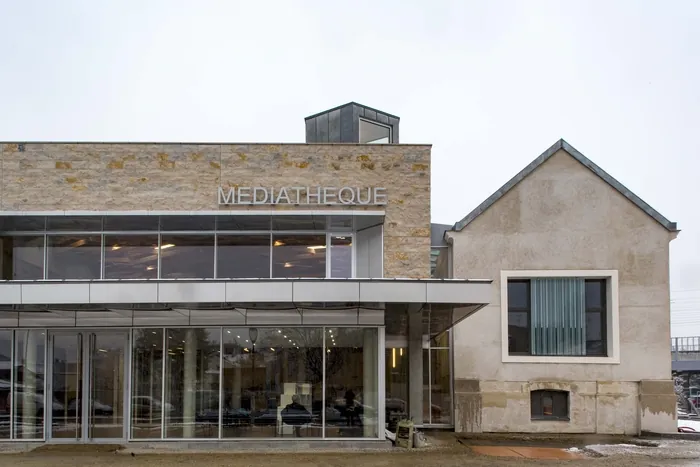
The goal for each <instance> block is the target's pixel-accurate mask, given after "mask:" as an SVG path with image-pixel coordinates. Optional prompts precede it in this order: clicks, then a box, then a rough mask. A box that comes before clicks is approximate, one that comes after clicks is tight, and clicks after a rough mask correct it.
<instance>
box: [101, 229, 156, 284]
mask: <svg viewBox="0 0 700 467" xmlns="http://www.w3.org/2000/svg"><path fill="white" fill-rule="evenodd" d="M104 277H105V279H155V278H157V277H158V235H107V236H105V276H104Z"/></svg>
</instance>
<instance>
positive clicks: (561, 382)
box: [0, 102, 679, 445]
mask: <svg viewBox="0 0 700 467" xmlns="http://www.w3.org/2000/svg"><path fill="white" fill-rule="evenodd" d="M305 124H306V127H305V130H306V142H305V143H303V144H278V143H274V144H268V143H259V144H258V143H256V144H251V143H245V144H243V143H241V144H237V143H226V144H220V143H110V142H77V143H67V142H0V249H1V251H2V256H1V257H0V258H1V259H0V271H1V273H2V277H0V440H2V441H6V442H23V443H37V444H41V443H61V442H63V443H66V442H69V443H77V442H80V443H88V442H93V443H109V444H114V443H127V442H128V443H139V442H148V443H153V442H159V441H161V442H166V441H170V442H177V441H199V440H201V441H218V442H222V441H230V442H237V441H240V440H250V439H251V438H256V439H258V440H270V441H272V440H275V441H279V442H283V441H286V442H299V439H300V438H303V439H304V440H306V441H309V440H318V441H319V442H326V441H333V440H336V441H337V440H344V441H351V442H357V443H365V444H366V443H370V444H371V443H384V442H386V441H385V437H386V431H385V430H386V429H387V428H390V427H391V426H392V424H393V423H394V422H396V421H397V420H400V419H403V418H411V419H412V420H413V421H414V423H415V425H416V426H418V427H422V428H424V429H442V430H452V431H457V432H475V433H480V432H571V433H618V434H637V433H640V432H641V431H656V432H666V431H675V430H676V428H675V396H674V394H673V383H672V381H671V355H670V352H669V351H668V342H669V336H670V331H669V328H670V310H669V289H668V286H669V276H668V250H669V243H670V241H671V240H672V239H673V238H675V236H676V235H678V232H679V230H678V228H677V226H676V224H675V223H673V222H670V221H668V220H667V219H666V218H665V217H663V216H662V215H661V214H659V213H658V212H656V211H655V210H654V209H653V208H651V207H650V206H649V205H648V204H646V203H645V202H644V201H642V200H641V199H640V198H639V197H637V196H636V195H635V194H633V193H632V192H631V191H629V190H628V189H627V188H625V187H624V186H623V185H622V184H620V183H619V182H618V181H617V180H615V179H614V178H612V177H611V176H610V175H608V174H607V173H606V172H604V171H603V170H602V169H601V168H599V167H598V166H597V165H595V164H594V163H593V162H591V161H590V160H589V159H587V158H586V157H585V156H583V155H582V154H581V153H579V152H578V151H577V150H576V149H574V148H573V147H572V146H570V145H569V144H568V143H567V142H565V141H563V140H560V141H558V142H556V143H555V144H554V145H553V146H551V147H550V148H549V149H547V151H545V152H544V153H542V154H541V155H540V156H539V157H537V158H536V159H534V160H532V155H528V154H524V155H523V157H524V159H523V166H525V169H523V170H522V171H521V172H520V173H518V174H517V175H516V176H515V177H513V178H511V179H510V180H508V181H506V180H507V178H508V177H506V180H504V181H505V182H506V183H505V185H504V186H502V187H501V188H499V189H498V190H497V191H496V192H495V193H494V195H492V196H491V197H489V198H488V199H487V200H485V201H484V202H483V203H481V204H480V205H478V206H476V207H474V206H469V200H459V199H458V197H455V198H454V199H455V203H457V205H458V206H462V205H464V206H465V212H464V213H463V215H464V216H465V217H463V218H461V219H455V222H454V223H453V224H437V223H431V217H430V207H431V202H430V190H431V176H430V168H431V145H429V144H400V143H399V117H397V116H394V115H391V114H388V113H385V112H382V111H379V110H376V109H373V108H370V107H366V106H363V105H360V104H357V103H354V102H353V103H349V104H346V105H343V106H340V107H336V108H333V109H331V110H328V111H325V112H321V113H319V114H316V115H312V116H310V117H307V118H306V119H305ZM300 131H303V130H301V125H300ZM517 150H518V148H517V147H514V148H513V151H517ZM460 157H462V156H460ZM471 180H472V182H473V183H478V179H473V178H472V179H471ZM432 183H433V184H437V183H439V181H438V180H432ZM494 188H496V187H494ZM457 191H458V190H457V189H456V188H455V194H457ZM466 208H469V209H472V210H471V212H469V211H468V209H466ZM358 445H359V444H358Z"/></svg>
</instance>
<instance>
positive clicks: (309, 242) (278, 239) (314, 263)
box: [272, 235, 326, 277]
mask: <svg viewBox="0 0 700 467" xmlns="http://www.w3.org/2000/svg"><path fill="white" fill-rule="evenodd" d="M272 246H273V248H272V277H326V236H325V235H273V238H272Z"/></svg>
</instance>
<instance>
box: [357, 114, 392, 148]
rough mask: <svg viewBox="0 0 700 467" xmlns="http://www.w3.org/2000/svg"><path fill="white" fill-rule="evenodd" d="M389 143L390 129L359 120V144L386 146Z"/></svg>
mask: <svg viewBox="0 0 700 467" xmlns="http://www.w3.org/2000/svg"><path fill="white" fill-rule="evenodd" d="M390 142H391V128H390V127H388V126H384V125H380V124H379V123H374V122H370V121H368V120H365V119H362V118H361V119H360V144H388V143H390Z"/></svg>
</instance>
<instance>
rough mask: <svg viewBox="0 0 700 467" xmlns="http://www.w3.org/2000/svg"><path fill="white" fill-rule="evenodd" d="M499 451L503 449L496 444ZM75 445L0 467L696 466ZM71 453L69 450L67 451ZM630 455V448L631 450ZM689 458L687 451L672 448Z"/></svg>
mask: <svg viewBox="0 0 700 467" xmlns="http://www.w3.org/2000/svg"><path fill="white" fill-rule="evenodd" d="M499 448H503V446H499ZM513 448H514V451H515V452H520V453H522V452H528V449H531V448H522V447H520V448H518V447H513ZM81 450H83V449H81V448H80V447H70V448H69V447H66V446H64V447H62V448H57V449H48V450H45V451H44V452H30V453H25V454H0V466H11V467H45V466H61V467H63V466H65V467H73V466H75V467H92V466H94V467H98V466H100V467H112V466H114V467H121V466H125V467H126V466H129V467H176V466H190V465H193V466H202V467H205V466H206V467H218V466H230V467H249V466H250V467H252V466H255V467H258V466H266V467H364V466H367V467H369V466H373V467H374V466H378V467H394V466H396V467H404V466H406V465H410V466H411V467H423V466H425V467H436V466H440V467H443V466H444V467H458V466H459V467H463V466H466V467H472V466H505V467H510V466H521V465H538V466H541V467H542V466H544V467H546V466H549V465H551V466H559V465H564V466H587V467H603V466H611V467H612V466H615V467H633V466H634V467H637V466H638V467H667V466H669V467H670V466H679V467H680V466H684V467H690V466H696V467H697V466H700V457H698V460H692V459H687V458H685V459H679V458H676V459H669V458H663V457H657V456H658V455H659V453H658V452H656V453H653V457H649V456H646V455H640V454H639V453H637V452H627V451H624V450H621V451H620V452H616V453H611V454H610V456H609V457H597V458H590V457H589V458H586V459H574V460H541V459H528V458H526V457H522V456H513V457H492V456H486V455H480V454H478V453H476V452H474V450H473V449H471V448H470V447H467V446H463V445H459V446H453V447H449V448H440V449H433V450H427V451H411V452H407V451H399V450H393V451H379V452H341V453H296V452H286V453H274V454H255V453H225V454H224V453H217V454H136V455H135V456H132V455H130V454H129V453H124V452H121V453H116V452H79V451H81ZM71 451H72V452H71ZM633 451H634V450H633ZM676 451H677V453H678V452H680V453H683V452H685V453H686V457H688V456H693V455H694V454H693V453H692V452H691V451H684V450H676Z"/></svg>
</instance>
